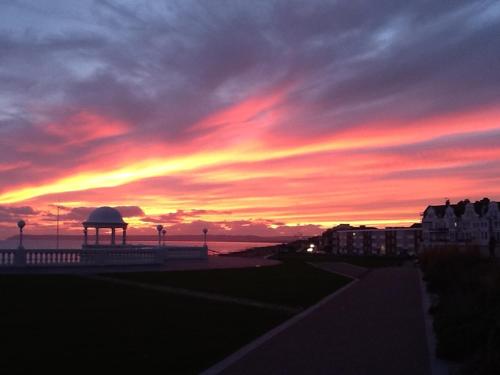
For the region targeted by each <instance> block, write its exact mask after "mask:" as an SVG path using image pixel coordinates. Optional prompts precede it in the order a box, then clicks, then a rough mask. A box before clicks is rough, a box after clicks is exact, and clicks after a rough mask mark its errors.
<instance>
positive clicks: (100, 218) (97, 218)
mask: <svg viewBox="0 0 500 375" xmlns="http://www.w3.org/2000/svg"><path fill="white" fill-rule="evenodd" d="M82 225H83V235H84V240H83V246H84V247H93V246H101V244H100V243H99V230H100V229H111V244H110V245H111V246H117V245H116V228H121V229H122V244H121V245H122V246H124V245H126V244H127V226H128V224H127V223H126V222H125V221H123V217H122V214H121V213H120V211H118V210H117V209H115V208H112V207H99V208H96V209H95V210H94V211H92V212H91V213H90V215H89V217H88V219H87V220H86V221H84V222H83V223H82ZM88 228H95V244H93V245H89V243H88ZM106 246H109V245H106Z"/></svg>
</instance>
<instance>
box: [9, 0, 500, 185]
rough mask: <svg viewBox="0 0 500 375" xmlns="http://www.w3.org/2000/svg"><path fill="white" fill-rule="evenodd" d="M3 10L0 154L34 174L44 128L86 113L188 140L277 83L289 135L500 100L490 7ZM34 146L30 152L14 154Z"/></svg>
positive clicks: (137, 130)
mask: <svg viewBox="0 0 500 375" xmlns="http://www.w3.org/2000/svg"><path fill="white" fill-rule="evenodd" d="M1 9H3V12H0V14H3V16H0V21H2V22H1V23H2V24H3V25H4V26H3V27H1V28H0V61H1V67H0V80H1V84H2V92H1V93H0V104H1V108H2V109H1V111H0V135H1V137H0V144H1V146H2V147H1V148H0V153H1V158H2V160H6V161H13V160H26V161H29V162H30V167H28V168H29V171H30V173H32V174H31V175H30V176H32V177H33V176H37V175H40V177H42V176H43V174H44V173H47V172H48V171H52V169H53V168H52V167H51V166H52V165H53V163H54V161H55V159H56V158H57V155H56V154H50V153H47V152H45V153H43V157H41V155H40V150H41V149H42V148H43V146H44V145H45V146H48V147H51V146H53V145H54V142H55V141H57V140H55V139H54V136H53V135H50V134H47V133H46V131H45V129H44V127H43V126H42V127H40V126H38V125H39V124H44V123H52V122H67V118H68V117H69V116H71V115H72V114H75V113H78V112H79V111H81V110H82V109H84V110H87V111H91V112H93V113H97V114H99V115H102V116H106V117H109V118H113V119H118V120H121V121H124V122H126V123H127V124H130V125H131V129H130V134H128V135H127V136H128V137H134V139H136V140H139V139H142V140H143V142H148V141H149V140H152V139H157V138H158V137H162V136H163V137H166V139H169V140H173V139H178V140H180V141H182V140H183V139H187V138H189V137H192V136H193V133H191V132H189V130H190V127H191V126H192V125H193V124H194V123H196V121H197V120H198V119H200V118H202V117H203V116H204V115H206V114H208V113H210V112H211V111H213V110H215V109H217V108H222V107H224V106H227V105H228V104H231V103H232V102H235V101H237V100H240V99H242V98H244V97H246V96H248V95H251V94H253V93H255V92H259V91H260V90H266V89H270V88H272V87H273V86H276V85H282V84H285V83H287V84H291V86H290V87H291V90H290V92H289V94H288V99H287V104H286V105H287V106H289V107H290V108H294V103H298V102H300V103H301V106H300V108H301V110H300V112H297V113H296V116H294V120H290V121H287V122H285V123H283V124H282V128H283V129H285V128H286V131H287V132H292V133H293V132H295V133H301V132H305V131H307V132H308V134H311V133H313V134H314V133H315V132H322V133H324V132H334V131H336V130H337V129H342V128H344V127H346V126H350V125H351V124H355V123H357V122H359V121H364V120H367V119H385V118H389V117H392V118H394V117H397V118H402V119H411V118H418V117H421V116H426V115H429V114H441V113H448V112H452V111H455V110H457V109H460V110H464V109H467V108H473V107H476V106H479V105H481V106H484V105H488V103H496V102H497V101H498V100H499V98H500V92H499V90H498V84H499V82H500V70H499V69H498V68H497V65H498V61H500V39H499V38H498V35H500V7H499V5H498V2H496V1H453V2H435V1H412V2H401V1H377V2H376V3H374V2H372V1H357V2H331V1H307V2H305V1H271V2H267V1H266V2H264V1H262V2H244V1H217V2H209V3H207V2H197V1H179V2H171V1H165V2H160V1H158V2H153V3H144V4H141V5H139V4H137V3H136V2H115V1H111V0H109V1H82V2H79V3H78V5H76V6H75V4H72V5H70V4H69V3H67V4H66V3H52V4H50V5H47V6H41V5H40V4H39V3H38V2H34V1H10V2H3V3H2V5H0V10H1ZM14 16H17V20H16V18H15V17H14ZM429 93H432V99H431V98H430V96H429ZM317 113H320V114H321V115H320V116H318V115H317ZM314 114H316V115H314ZM304 123H307V128H305V127H304V126H303V124H304ZM71 126H72V125H71V124H68V125H67V127H68V128H67V129H66V130H67V131H68V132H71V131H72V129H71ZM118 137H119V136H118ZM29 140H31V142H33V143H34V142H35V140H36V143H37V146H33V147H32V148H19V147H17V146H16V144H18V143H20V142H23V141H24V142H25V141H29ZM107 141H108V142H112V140H107ZM93 147H96V145H95V144H92V145H90V144H81V145H79V146H78V147H72V149H71V150H70V151H67V152H65V154H64V160H60V159H59V160H58V165H61V164H62V166H63V167H64V166H66V167H68V168H69V167H74V166H75V165H77V164H78V163H79V162H81V158H82V155H83V156H84V155H85V154H86V153H88V152H89V151H90V150H92V148H93ZM35 154H36V155H38V157H37V158H35V157H34V155H35ZM0 173H1V174H2V175H4V176H5V178H9V179H11V180H12V181H22V180H23V177H22V175H20V173H19V172H18V171H16V170H10V171H4V172H0ZM54 173H56V171H54Z"/></svg>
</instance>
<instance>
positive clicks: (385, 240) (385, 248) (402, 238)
mask: <svg viewBox="0 0 500 375" xmlns="http://www.w3.org/2000/svg"><path fill="white" fill-rule="evenodd" d="M320 243H321V248H322V249H323V250H325V251H327V252H331V253H334V254H357V255H415V254H416V253H418V252H419V251H420V250H421V249H426V248H432V247H437V246H443V245H450V244H451V245H457V246H478V247H479V248H481V249H483V250H486V249H488V250H489V252H490V254H491V253H492V252H494V251H495V248H496V247H497V246H498V244H500V205H499V203H497V202H495V201H490V200H489V199H488V198H484V199H482V200H480V201H477V202H474V203H472V202H470V201H469V200H467V199H466V200H463V201H460V202H458V203H456V204H451V203H450V202H449V201H446V203H445V204H444V205H432V206H428V207H427V208H426V209H425V211H424V212H423V214H422V222H421V223H416V224H413V225H412V226H410V227H387V228H384V229H378V228H372V227H367V226H363V225H362V226H359V227H353V226H350V225H349V224H340V225H338V226H336V227H334V228H331V229H328V230H327V231H326V232H324V233H323V234H322V236H321V239H320Z"/></svg>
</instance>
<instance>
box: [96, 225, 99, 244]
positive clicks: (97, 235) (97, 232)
mask: <svg viewBox="0 0 500 375" xmlns="http://www.w3.org/2000/svg"><path fill="white" fill-rule="evenodd" d="M95 244H96V245H99V228H97V227H96V228H95Z"/></svg>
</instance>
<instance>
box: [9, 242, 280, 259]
mask: <svg viewBox="0 0 500 375" xmlns="http://www.w3.org/2000/svg"><path fill="white" fill-rule="evenodd" d="M127 243H128V244H131V245H146V246H158V241H133V240H131V241H127ZM201 245H202V242H200V241H168V240H167V241H166V246H201ZM207 245H208V248H209V250H210V253H211V254H213V255H215V254H228V253H234V252H237V251H241V250H245V249H250V248H254V247H264V246H272V245H276V243H274V242H222V241H220V242H219V241H213V242H211V241H207ZM17 246H18V240H17V239H11V240H0V249H15V248H17ZM23 246H24V248H25V249H55V248H56V241H55V239H32V238H26V239H25V240H24V241H23ZM81 247H82V241H81V240H79V239H78V240H77V239H60V240H59V249H80V248H81Z"/></svg>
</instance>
